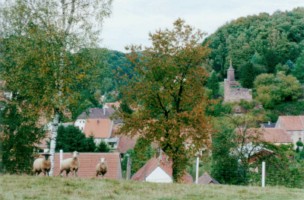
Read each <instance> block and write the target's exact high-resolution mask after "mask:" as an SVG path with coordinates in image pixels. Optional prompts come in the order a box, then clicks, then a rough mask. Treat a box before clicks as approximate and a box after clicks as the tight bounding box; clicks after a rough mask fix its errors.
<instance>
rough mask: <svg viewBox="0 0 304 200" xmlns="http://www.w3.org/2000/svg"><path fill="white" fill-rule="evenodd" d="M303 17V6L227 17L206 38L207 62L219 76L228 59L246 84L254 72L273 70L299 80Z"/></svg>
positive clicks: (221, 74)
mask: <svg viewBox="0 0 304 200" xmlns="http://www.w3.org/2000/svg"><path fill="white" fill-rule="evenodd" d="M303 17H304V8H296V9H294V10H292V11H286V12H282V11H277V12H275V13H273V14H272V15H269V14H267V13H260V14H258V15H253V16H247V17H241V18H238V19H236V20H233V21H231V22H229V23H227V24H225V25H224V26H222V27H220V28H219V29H218V30H217V31H216V32H215V33H214V34H212V35H211V36H209V37H208V38H207V39H206V41H205V43H209V47H210V48H211V54H210V56H209V58H210V62H209V64H210V65H211V67H212V68H213V69H214V70H215V71H216V72H217V73H218V74H219V76H220V78H221V79H223V78H224V77H225V76H226V70H227V68H228V67H229V60H230V59H231V60H232V63H233V67H234V68H235V69H236V76H237V79H239V80H240V81H241V83H242V85H243V86H244V87H247V88H248V87H249V88H252V82H253V81H254V79H255V77H256V76H257V75H258V74H261V73H275V72H277V71H286V72H287V73H292V74H293V75H294V76H296V77H297V78H298V79H299V80H300V81H301V82H303V80H302V79H303V73H302V72H301V71H303V70H300V69H302V67H303V60H304V53H303V44H304V42H303V41H304V32H303V27H304V21H303ZM299 72H300V73H299Z"/></svg>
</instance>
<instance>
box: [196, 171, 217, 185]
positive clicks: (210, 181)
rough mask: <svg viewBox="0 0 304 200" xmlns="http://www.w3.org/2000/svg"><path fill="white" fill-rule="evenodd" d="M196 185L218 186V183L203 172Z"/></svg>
mask: <svg viewBox="0 0 304 200" xmlns="http://www.w3.org/2000/svg"><path fill="white" fill-rule="evenodd" d="M198 184H219V182H218V181H217V180H215V179H214V178H212V177H211V176H210V175H209V174H208V173H207V172H205V173H204V174H203V175H202V176H201V177H199V178H198Z"/></svg>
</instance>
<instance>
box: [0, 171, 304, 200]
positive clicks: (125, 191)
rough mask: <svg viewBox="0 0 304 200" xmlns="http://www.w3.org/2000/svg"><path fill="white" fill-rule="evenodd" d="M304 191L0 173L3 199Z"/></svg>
mask: <svg viewBox="0 0 304 200" xmlns="http://www.w3.org/2000/svg"><path fill="white" fill-rule="evenodd" d="M303 195H304V191H303V190H300V189H289V188H283V187H266V188H260V187H243V186H242V187H240V186H228V185H184V184H155V183H141V182H133V181H113V180H106V179H100V178H99V179H96V178H92V179H80V178H63V177H33V176H15V175H4V176H0V199H1V200H2V199H5V200H6V199H8V200H10V199H73V200H78V199H86V200H90V199H123V200H129V199H130V200H131V199H132V200H133V199H135V200H136V199H145V200H146V199H161V200H165V199H166V200H169V199H187V200H188V199H200V200H201V199H208V200H244V199H252V200H288V199H290V200H297V199H303Z"/></svg>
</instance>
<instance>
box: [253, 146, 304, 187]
mask: <svg viewBox="0 0 304 200" xmlns="http://www.w3.org/2000/svg"><path fill="white" fill-rule="evenodd" d="M265 148H267V149H269V150H271V151H273V154H272V155H270V156H267V157H263V158H261V159H260V161H259V162H258V163H256V164H257V165H259V166H261V161H265V162H266V173H267V185H282V186H286V187H292V188H295V187H297V188H303V186H304V181H303V179H304V175H303V172H304V163H303V162H302V161H300V162H299V161H297V160H295V159H293V157H294V156H295V155H294V152H293V149H292V146H284V145H281V146H276V145H272V144H267V145H265Z"/></svg>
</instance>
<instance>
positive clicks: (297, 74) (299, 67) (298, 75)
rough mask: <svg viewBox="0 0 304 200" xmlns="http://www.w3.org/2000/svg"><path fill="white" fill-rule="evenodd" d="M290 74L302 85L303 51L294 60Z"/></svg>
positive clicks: (303, 81)
mask: <svg viewBox="0 0 304 200" xmlns="http://www.w3.org/2000/svg"><path fill="white" fill-rule="evenodd" d="M292 74H293V75H294V76H295V77H296V78H297V79H298V80H299V81H300V82H301V83H304V51H302V53H301V54H300V56H299V57H298V58H297V60H296V64H295V68H294V70H293V71H292Z"/></svg>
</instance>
